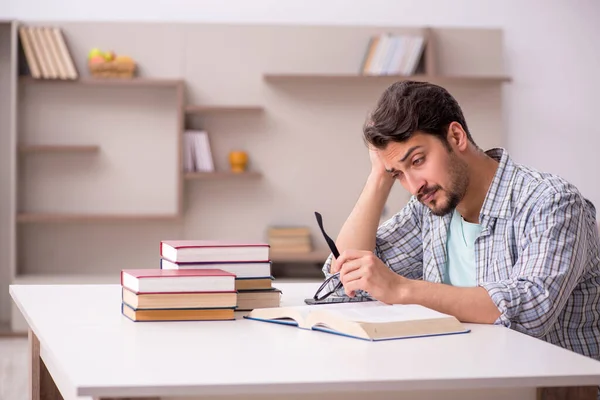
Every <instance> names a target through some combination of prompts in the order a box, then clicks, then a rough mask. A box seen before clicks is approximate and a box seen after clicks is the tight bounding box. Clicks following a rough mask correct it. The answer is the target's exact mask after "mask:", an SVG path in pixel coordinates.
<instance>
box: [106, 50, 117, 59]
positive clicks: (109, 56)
mask: <svg viewBox="0 0 600 400" xmlns="http://www.w3.org/2000/svg"><path fill="white" fill-rule="evenodd" d="M115 57H116V55H115V53H114V51H107V52H106V53H104V59H105V60H106V61H112V60H114V59H115Z"/></svg>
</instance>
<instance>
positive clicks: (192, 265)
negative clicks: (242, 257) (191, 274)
mask: <svg viewBox="0 0 600 400" xmlns="http://www.w3.org/2000/svg"><path fill="white" fill-rule="evenodd" d="M160 268H162V269H213V268H217V269H222V270H223V271H227V272H231V273H232V274H235V276H236V278H254V277H257V278H263V277H270V276H271V262H270V261H264V262H253V261H236V262H224V261H223V262H183V263H182V262H173V261H169V260H166V259H164V258H162V259H161V260H160Z"/></svg>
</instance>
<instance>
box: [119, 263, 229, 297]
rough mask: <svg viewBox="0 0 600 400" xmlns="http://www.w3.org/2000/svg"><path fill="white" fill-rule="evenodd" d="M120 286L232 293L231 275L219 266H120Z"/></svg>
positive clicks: (136, 290)
mask: <svg viewBox="0 0 600 400" xmlns="http://www.w3.org/2000/svg"><path fill="white" fill-rule="evenodd" d="M121 286H123V287H124V288H127V289H129V290H131V291H132V292H134V293H189V292H234V291H235V274H232V273H231V272H227V271H223V270H221V269H172V270H169V269H124V270H122V271H121Z"/></svg>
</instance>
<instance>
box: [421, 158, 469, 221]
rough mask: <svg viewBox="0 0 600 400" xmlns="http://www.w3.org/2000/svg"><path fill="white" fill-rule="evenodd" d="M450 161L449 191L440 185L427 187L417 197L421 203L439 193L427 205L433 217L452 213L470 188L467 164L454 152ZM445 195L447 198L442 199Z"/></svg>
mask: <svg viewBox="0 0 600 400" xmlns="http://www.w3.org/2000/svg"><path fill="white" fill-rule="evenodd" d="M448 160H449V161H448V172H449V174H450V186H449V187H448V189H444V188H442V187H441V186H440V185H435V186H432V187H426V188H424V189H423V190H421V192H420V193H419V194H418V197H417V198H418V200H419V201H421V200H422V199H423V197H426V196H427V195H429V194H431V193H432V192H435V191H437V196H438V198H437V199H435V200H432V201H431V202H430V203H429V204H426V206H427V207H429V209H430V210H431V213H432V214H433V215H437V216H438V217H442V216H444V215H446V214H449V213H451V212H452V211H453V210H454V209H455V208H456V206H457V205H458V203H460V201H461V200H462V199H463V197H465V193H466V192H467V187H468V186H469V174H468V167H467V164H466V163H465V162H464V161H462V160H461V159H459V158H458V157H457V156H456V154H454V153H453V152H451V153H450V157H449V159H448ZM444 193H445V194H446V196H444V197H441V196H442V195H443V194H444ZM440 197H441V198H440ZM444 200H446V203H445V204H444V203H443V201H444ZM421 202H422V201H421Z"/></svg>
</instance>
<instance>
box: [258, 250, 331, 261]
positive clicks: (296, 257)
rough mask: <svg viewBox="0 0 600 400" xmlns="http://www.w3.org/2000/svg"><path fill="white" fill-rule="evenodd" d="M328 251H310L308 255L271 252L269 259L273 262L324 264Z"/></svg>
mask: <svg viewBox="0 0 600 400" xmlns="http://www.w3.org/2000/svg"><path fill="white" fill-rule="evenodd" d="M329 254H330V253H329V252H328V251H322V250H317V251H311V252H310V253H281V252H277V251H273V250H271V252H270V257H271V261H273V262H314V263H325V260H327V257H329Z"/></svg>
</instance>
